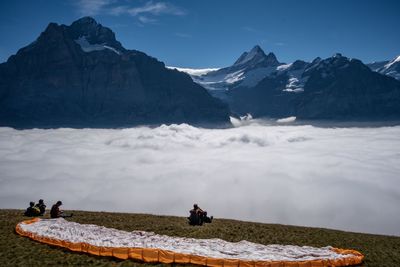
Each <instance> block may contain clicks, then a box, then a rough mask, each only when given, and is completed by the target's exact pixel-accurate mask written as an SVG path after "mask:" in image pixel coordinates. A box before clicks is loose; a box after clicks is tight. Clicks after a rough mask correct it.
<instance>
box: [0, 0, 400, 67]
mask: <svg viewBox="0 0 400 267" xmlns="http://www.w3.org/2000/svg"><path fill="white" fill-rule="evenodd" d="M399 12H400V1H397V0H393V1H390V0H386V1H379V0H376V1H372V0H364V1H363V0H324V1H322V0H309V1H305V0H304V1H301V0H275V1H272V0H246V1H244V0H241V1H234V0H231V1H229V0H219V1H217V0H201V1H200V0H199V1H195V0H161V1H156V0H153V1H143V0H87V1H83V0H65V1H61V0H53V1H51V0H47V1H46V0H35V1H30V0H26V1H22V0H14V1H0V34H1V39H0V62H4V61H6V60H7V58H8V57H9V56H10V55H12V54H15V53H16V52H17V51H18V49H19V48H21V47H23V46H25V45H27V44H29V43H30V42H32V41H34V40H35V39H36V38H37V37H38V36H39V34H40V33H41V32H42V31H43V30H44V29H45V28H46V26H47V24H48V23H49V22H57V23H59V24H67V25H70V24H71V23H72V22H73V21H74V20H76V19H78V18H80V17H82V16H87V15H89V16H92V17H94V18H95V19H96V20H97V21H98V22H100V23H101V24H103V25H104V26H107V27H109V28H111V29H112V30H113V31H114V32H115V33H116V36H117V39H118V40H119V41H120V42H121V43H122V45H123V46H124V47H125V48H128V49H137V50H140V51H143V52H145V53H147V54H149V55H151V56H154V57H156V58H158V59H159V60H161V61H164V62H165V63H166V65H170V66H178V67H193V68H201V67H224V66H228V65H230V64H232V63H233V62H234V61H235V60H236V58H237V57H239V56H240V54H241V53H242V52H244V51H246V50H249V49H251V48H252V47H253V46H254V45H256V44H259V45H260V46H261V47H262V48H263V49H264V51H265V52H270V51H271V52H274V53H275V54H276V56H277V57H278V60H279V61H281V62H292V61H294V60H296V59H303V60H308V61H310V60H312V59H313V58H315V57H317V56H320V57H322V58H325V57H329V56H331V55H332V54H334V53H335V52H341V53H342V54H344V55H346V56H348V57H354V58H359V59H361V60H363V61H364V62H372V61H375V60H385V59H392V58H394V57H395V56H397V55H400V34H399V33H400V30H399V28H400V13H399Z"/></svg>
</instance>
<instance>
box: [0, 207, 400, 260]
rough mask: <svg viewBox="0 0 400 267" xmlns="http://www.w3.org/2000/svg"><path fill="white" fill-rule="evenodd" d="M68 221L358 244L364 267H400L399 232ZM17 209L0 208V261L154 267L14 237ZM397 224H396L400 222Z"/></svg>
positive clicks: (101, 216) (148, 219) (88, 217)
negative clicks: (387, 234)
mask: <svg viewBox="0 0 400 267" xmlns="http://www.w3.org/2000/svg"><path fill="white" fill-rule="evenodd" d="M73 212H74V217H73V218H70V220H71V221H76V222H79V223H91V224H97V225H104V226H106V227H113V228H117V229H121V230H126V231H133V230H144V231H153V232H156V233H158V234H166V235H172V236H186V237H195V238H221V239H224V240H227V241H233V242H235V241H240V240H244V239H245V240H248V241H252V242H257V243H261V244H287V245H300V246H301V245H308V246H316V247H322V246H327V245H330V246H334V247H339V248H348V249H356V250H358V251H360V252H362V253H363V254H364V255H365V256H366V257H365V262H364V265H362V266H379V267H390V266H393V267H399V266H400V237H390V236H380V235H370V234H359V233H350V232H343V231H336V230H328V229H321V228H309V227H297V226H288V225H278V224H261V223H251V222H242V221H234V220H224V219H215V220H214V221H213V223H212V224H207V225H205V226H202V227H192V226H189V225H188V224H187V222H186V218H183V217H167V216H155V215H147V214H127V213H106V212H86V211H73ZM22 213H23V211H21V210H0V231H1V232H0V234H1V239H0V266H140V267H145V266H153V267H155V266H158V265H161V264H158V265H157V264H144V263H140V262H135V261H132V260H125V261H123V260H118V259H114V258H108V257H96V256H91V255H86V254H83V253H75V252H70V251H67V250H65V249H61V248H57V247H52V246H49V245H45V244H41V243H38V242H35V241H32V240H30V239H29V238H25V237H21V236H18V235H17V234H16V233H15V231H14V229H15V225H16V224H17V223H18V222H20V221H22V220H25V219H26V217H23V216H22ZM399 227H400V226H399Z"/></svg>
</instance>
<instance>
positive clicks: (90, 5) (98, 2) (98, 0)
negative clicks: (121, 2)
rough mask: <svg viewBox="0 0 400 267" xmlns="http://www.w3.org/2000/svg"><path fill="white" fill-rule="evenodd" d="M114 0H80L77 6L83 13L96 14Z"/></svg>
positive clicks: (86, 14) (87, 14) (85, 14)
mask: <svg viewBox="0 0 400 267" xmlns="http://www.w3.org/2000/svg"><path fill="white" fill-rule="evenodd" d="M113 2H114V1H113V0H78V1H76V6H77V7H78V12H79V13H80V14H81V15H84V16H94V15H97V14H99V13H101V12H103V9H104V8H105V7H106V6H108V5H110V4H111V3H113Z"/></svg>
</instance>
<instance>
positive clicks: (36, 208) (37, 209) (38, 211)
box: [24, 199, 213, 225]
mask: <svg viewBox="0 0 400 267" xmlns="http://www.w3.org/2000/svg"><path fill="white" fill-rule="evenodd" d="M61 205H62V202H61V201H60V200H59V201H57V203H56V204H54V205H53V206H52V207H51V210H50V217H51V218H66V217H72V215H73V214H72V213H71V214H64V212H63V211H62V210H61V209H60V206H61ZM45 213H46V205H45V204H44V200H43V199H39V202H38V203H37V204H35V202H33V201H31V202H30V203H29V207H28V208H27V209H26V211H25V213H24V215H25V216H28V217H36V216H43V215H44V214H45ZM189 213H190V215H189V217H188V220H189V224H190V225H203V223H211V222H212V220H213V216H211V217H208V216H207V211H205V210H202V209H201V208H200V207H199V205H197V204H194V205H193V209H191V210H190V211H189Z"/></svg>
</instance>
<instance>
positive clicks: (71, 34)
mask: <svg viewBox="0 0 400 267" xmlns="http://www.w3.org/2000/svg"><path fill="white" fill-rule="evenodd" d="M183 122H186V123H193V124H198V123H199V124H203V123H204V124H209V123H210V124H213V123H218V124H219V123H229V108H228V107H227V106H226V105H225V104H223V103H222V102H221V101H220V100H218V99H215V98H213V97H211V96H210V95H209V93H208V92H207V91H206V90H205V89H204V88H202V87H201V86H199V85H198V84H196V83H194V82H193V81H192V80H191V78H190V77H189V76H188V75H187V74H184V73H181V72H178V71H176V70H170V69H167V68H165V65H164V63H162V62H159V61H158V60H156V59H155V58H152V57H150V56H148V55H146V54H145V53H143V52H140V51H136V50H128V49H125V48H124V47H123V46H122V45H121V44H120V43H119V42H118V41H117V40H116V39H115V34H114V33H113V32H112V31H111V30H110V29H109V28H106V27H104V26H102V25H101V24H99V23H97V22H96V21H95V20H94V19H93V18H90V17H85V18H82V19H79V20H77V21H75V22H73V23H72V24H71V25H70V26H66V25H58V24H56V23H50V24H49V25H48V27H47V28H46V29H45V31H44V32H43V33H41V35H40V36H39V37H38V39H37V40H36V41H34V42H33V43H32V44H30V45H28V46H27V47H24V48H22V49H20V50H19V51H18V52H17V54H16V55H13V56H11V57H10V58H9V59H8V60H7V62H5V63H2V64H0V125H1V126H12V127H22V128H24V127H127V126H132V125H138V124H159V123H183Z"/></svg>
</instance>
